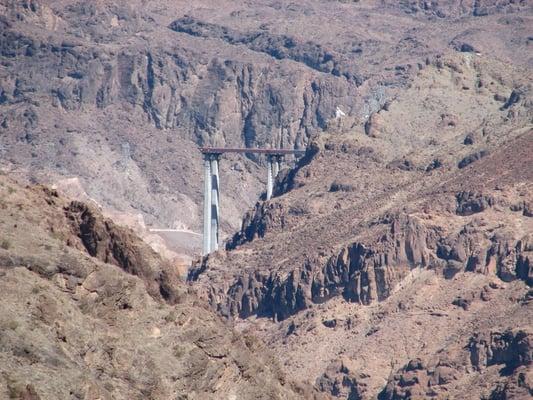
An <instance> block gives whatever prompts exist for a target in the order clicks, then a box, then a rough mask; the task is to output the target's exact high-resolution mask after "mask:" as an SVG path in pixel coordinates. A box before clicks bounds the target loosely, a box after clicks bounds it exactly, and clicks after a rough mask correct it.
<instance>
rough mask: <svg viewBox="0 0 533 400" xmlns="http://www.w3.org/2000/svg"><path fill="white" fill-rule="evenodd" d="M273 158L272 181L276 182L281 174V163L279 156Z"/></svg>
mask: <svg viewBox="0 0 533 400" xmlns="http://www.w3.org/2000/svg"><path fill="white" fill-rule="evenodd" d="M273 158H274V160H272V179H273V180H276V177H277V176H278V173H279V161H278V156H274V157H273Z"/></svg>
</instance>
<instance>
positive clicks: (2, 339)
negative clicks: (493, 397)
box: [0, 176, 314, 400]
mask: <svg viewBox="0 0 533 400" xmlns="http://www.w3.org/2000/svg"><path fill="white" fill-rule="evenodd" d="M176 276H177V274H176V271H174V270H173V269H172V267H170V266H169V265H168V264H165V262H163V261H162V260H161V258H160V257H159V256H158V255H157V254H155V253H154V252H153V250H151V249H150V248H149V247H148V246H147V245H146V244H144V243H143V242H141V241H140V240H139V239H138V238H137V237H135V236H134V235H133V234H132V233H131V232H129V231H127V230H124V229H122V228H118V227H117V226H115V225H114V224H113V223H112V222H111V221H110V220H106V219H104V218H103V217H102V216H101V214H100V212H99V211H98V210H96V209H94V208H93V207H91V206H87V205H85V204H83V203H79V202H69V201H67V200H66V199H64V198H61V197H58V195H57V193H56V192H54V191H51V190H48V189H46V188H43V187H34V188H23V187H21V186H19V185H17V184H16V183H15V182H14V181H12V180H10V179H7V178H6V177H5V176H0V292H1V293H2V297H1V299H0V398H6V399H7V398H10V399H33V400H35V399H52V398H53V399H87V400H88V399H146V398H151V399H168V398H178V399H241V398H242V399H259V398H263V399H272V398H279V399H286V398H302V399H304V398H305V399H307V398H312V397H313V396H314V395H313V393H312V392H311V391H310V390H309V389H306V388H305V387H303V386H302V387H298V386H296V385H294V384H292V383H291V381H290V380H288V379H287V378H285V376H284V374H283V372H282V371H281V369H280V367H279V366H278V364H277V361H275V360H274V358H273V357H272V356H271V355H269V354H268V353H267V352H266V351H265V348H264V346H263V345H262V344H261V343H260V342H259V341H258V340H257V339H254V337H253V336H239V335H238V334H236V333H235V332H234V331H233V330H232V328H231V326H229V325H228V324H226V323H223V322H222V321H221V320H220V319H219V318H218V317H217V316H215V315H214V314H213V313H212V312H210V311H209V310H208V309H207V308H206V307H204V306H202V303H200V302H199V301H198V300H197V298H196V297H195V295H194V294H193V293H190V292H189V291H188V289H187V287H186V286H185V285H184V284H183V283H181V282H179V281H177V280H176V278H175V277H176Z"/></svg>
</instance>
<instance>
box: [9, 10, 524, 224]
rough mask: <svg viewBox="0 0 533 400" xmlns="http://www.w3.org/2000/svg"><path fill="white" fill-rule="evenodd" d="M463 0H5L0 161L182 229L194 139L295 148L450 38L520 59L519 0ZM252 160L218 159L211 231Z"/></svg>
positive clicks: (372, 108)
mask: <svg viewBox="0 0 533 400" xmlns="http://www.w3.org/2000/svg"><path fill="white" fill-rule="evenodd" d="M471 3H472V4H470V3H465V2H444V3H441V2H431V4H429V3H427V2H400V3H397V2H388V3H383V2H381V1H371V2H331V1H319V2H315V1H305V2H303V3H302V4H298V5H296V4H294V3H293V2H289V1H287V2H285V1H282V2H275V3H272V4H264V3H263V2H256V1H254V2H249V3H246V4H240V3H232V2H224V3H223V4H222V3H220V1H218V2H215V1H213V0H202V1H201V2H200V3H198V2H196V3H194V4H193V3H190V2H187V1H178V2H168V1H165V0H161V1H158V2H151V3H150V4H149V5H148V4H145V3H143V2H141V1H134V2H131V1H128V2H125V1H104V2H100V3H98V4H85V3H83V2H79V1H74V0H72V1H59V0H57V1H53V2H43V1H38V0H32V1H23V2H13V1H7V0H5V1H3V2H1V3H0V16H1V18H0V24H1V27H2V29H1V37H0V58H1V63H2V65H3V68H2V70H1V72H0V132H2V135H1V137H2V140H1V143H0V144H1V146H0V154H1V156H2V160H3V161H2V168H7V169H9V170H13V171H15V172H16V173H18V174H19V176H21V177H25V178H28V179H29V180H32V181H39V182H48V183H53V184H57V185H58V187H59V188H60V189H62V190H65V189H64V188H65V187H67V186H69V182H71V180H72V179H77V182H78V189H77V194H79V195H80V197H81V196H86V197H90V198H93V199H95V200H96V201H98V202H99V203H100V204H102V205H104V206H105V207H106V208H107V209H108V210H109V211H114V212H115V213H116V212H121V213H125V214H128V215H141V216H142V217H143V218H144V219H145V220H146V222H147V223H148V224H153V225H156V226H166V227H174V228H188V229H193V230H197V229H199V227H200V223H199V221H200V211H201V210H200V207H198V204H200V203H201V182H200V179H199V177H201V171H200V166H201V160H200V155H199V154H197V152H195V151H193V150H194V148H195V147H196V146H197V145H210V144H216V145H231V146H264V147H270V146H279V147H287V148H292V147H298V148H302V147H304V146H305V145H306V144H307V143H308V142H309V138H310V137H311V136H312V135H314V134H316V133H318V132H320V131H322V130H323V129H324V128H326V127H328V126H330V127H331V126H332V125H335V126H344V127H348V128H349V127H351V126H359V125H360V124H363V123H365V122H368V119H369V118H370V121H374V120H377V119H379V118H378V117H377V114H376V113H377V111H379V110H381V109H383V107H385V104H386V103H387V101H388V100H390V99H391V98H394V97H395V96H396V95H397V94H398V92H399V91H400V90H402V89H403V88H406V87H408V86H409V85H410V82H411V81H412V79H413V77H414V76H415V75H416V74H417V73H418V72H419V70H420V69H421V68H422V67H423V65H424V64H425V62H426V58H428V57H429V58H432V57H434V56H436V55H437V54H440V53H442V52H444V51H446V50H447V49H450V48H453V49H454V51H455V50H460V51H462V50H461V49H465V50H468V49H472V51H473V49H475V50H476V51H480V52H485V51H487V52H488V51H491V52H496V53H498V55H499V56H501V57H502V58H503V59H505V60H507V61H508V62H512V63H513V64H515V65H527V63H528V57H527V51H526V49H527V48H526V46H527V43H528V40H527V37H528V34H527V28H526V27H527V25H528V24H527V21H526V20H525V19H524V17H522V16H521V17H518V14H519V13H520V15H522V14H523V12H524V10H526V9H527V7H528V5H527V4H523V2H501V1H498V2H490V1H488V2H477V1H476V2H471ZM413 7H414V8H413ZM410 8H413V9H416V10H420V12H417V13H414V14H413V13H411V14H409V13H406V12H405V11H406V10H409V9H410ZM484 9H486V10H488V11H487V12H486V13H484V11H482V10H484ZM440 10H444V11H443V12H444V13H445V14H446V15H445V16H441V17H439V18H437V19H435V16H434V15H435V13H438V12H440ZM478 14H479V15H481V14H483V15H484V14H487V15H485V16H483V17H475V18H474V17H472V15H478ZM515 15H516V16H517V18H518V19H517V18H515V19H514V20H512V18H514V16H515ZM459 16H461V17H464V18H463V20H461V21H459V20H456V18H457V17H459ZM500 17H501V18H500ZM511 20H512V21H511ZM442 24H444V25H446V26H445V28H443V29H441V25H442ZM502 27H506V29H505V30H502V29H501V28H502ZM435 29H440V30H441V31H442V32H441V33H442V34H441V35H433V34H432V33H433V32H434V31H435ZM495 32H497V34H495ZM463 45H464V46H463ZM465 46H466V47H465ZM468 46H470V47H468ZM514 49H520V50H519V51H514ZM517 93H518V92H517ZM338 110H340V111H338ZM341 112H342V113H341ZM343 114H344V118H343V119H342V120H336V119H335V118H336V116H337V115H343ZM370 128H371V127H370V126H369V129H370ZM373 131H376V129H373ZM258 162H259V163H261V162H262V161H261V160H260V159H257V158H253V161H250V159H248V158H244V157H235V158H232V159H231V160H230V162H228V163H223V164H222V176H223V177H224V187H226V188H228V189H229V190H227V191H225V192H224V193H225V197H223V200H222V201H223V204H222V205H223V209H224V213H223V215H222V217H223V219H224V224H223V229H224V231H225V232H228V233H229V232H232V231H234V230H235V229H236V228H237V227H238V224H239V219H240V216H241V215H242V213H243V211H244V210H246V209H248V208H249V207H250V206H252V205H253V203H254V200H255V199H256V198H257V197H258V195H259V194H260V193H261V191H262V190H263V182H264V180H265V178H264V175H265V173H264V171H263V169H262V168H260V167H259V166H258ZM109 186H113V187H116V188H117V190H114V191H112V192H110V191H108V190H106V188H107V187H109ZM71 194H72V193H71Z"/></svg>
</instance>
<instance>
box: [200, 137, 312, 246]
mask: <svg viewBox="0 0 533 400" xmlns="http://www.w3.org/2000/svg"><path fill="white" fill-rule="evenodd" d="M200 152H201V153H202V154H203V156H204V231H203V254H204V255H207V254H209V253H211V252H213V251H216V250H218V245H219V240H220V238H219V226H220V178H219V168H218V164H219V161H220V157H221V156H222V155H223V154H226V153H238V154H265V155H266V158H267V187H266V199H267V200H270V198H271V197H272V191H273V188H274V180H275V179H276V177H277V175H278V173H279V170H280V168H281V163H282V161H283V157H284V156H286V155H294V156H299V155H303V154H304V153H305V150H289V149H261V148H227V147H200Z"/></svg>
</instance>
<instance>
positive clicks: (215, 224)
mask: <svg viewBox="0 0 533 400" xmlns="http://www.w3.org/2000/svg"><path fill="white" fill-rule="evenodd" d="M218 160H219V155H218V154H213V156H212V158H211V178H212V179H211V249H210V251H217V250H218V243H219V238H218V230H219V225H220V220H219V217H220V213H219V211H220V205H219V201H220V180H219V176H218Z"/></svg>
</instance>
